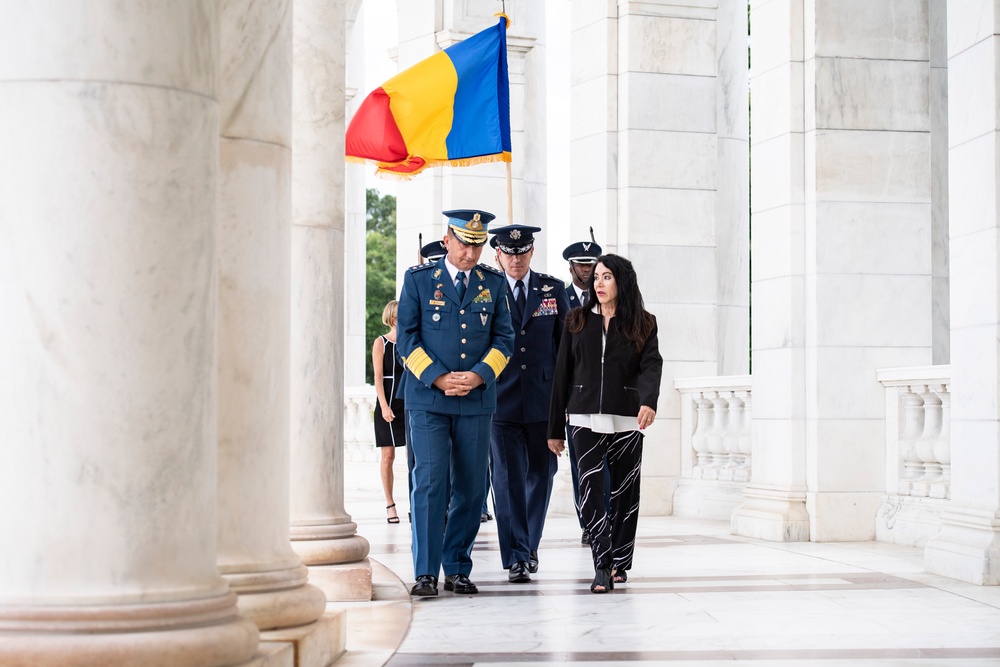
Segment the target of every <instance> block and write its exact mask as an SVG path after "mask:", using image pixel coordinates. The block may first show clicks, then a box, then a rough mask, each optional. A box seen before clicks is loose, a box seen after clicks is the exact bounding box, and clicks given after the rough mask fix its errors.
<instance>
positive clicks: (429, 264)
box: [407, 262, 434, 273]
mask: <svg viewBox="0 0 1000 667" xmlns="http://www.w3.org/2000/svg"><path fill="white" fill-rule="evenodd" d="M432 266H434V262H426V263H424V264H417V265H416V266H411V267H410V268H408V269H407V271H409V272H410V273H414V272H416V271H421V270H423V269H429V268H431V267H432Z"/></svg>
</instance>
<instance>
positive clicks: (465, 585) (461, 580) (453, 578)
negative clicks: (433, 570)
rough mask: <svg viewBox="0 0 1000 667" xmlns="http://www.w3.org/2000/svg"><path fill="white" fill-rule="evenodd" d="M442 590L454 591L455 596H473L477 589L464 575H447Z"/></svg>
mask: <svg viewBox="0 0 1000 667" xmlns="http://www.w3.org/2000/svg"><path fill="white" fill-rule="evenodd" d="M444 589H445V590H446V591H455V595H475V594H476V593H478V592H479V588H478V587H477V586H476V585H475V584H474V583H472V582H471V581H469V578H468V577H467V576H465V575H464V574H449V575H446V576H445V578H444Z"/></svg>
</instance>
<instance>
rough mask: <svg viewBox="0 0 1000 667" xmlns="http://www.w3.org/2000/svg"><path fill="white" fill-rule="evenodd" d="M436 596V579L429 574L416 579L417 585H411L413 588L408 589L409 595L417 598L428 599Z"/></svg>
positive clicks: (446, 586) (446, 585)
mask: <svg viewBox="0 0 1000 667" xmlns="http://www.w3.org/2000/svg"><path fill="white" fill-rule="evenodd" d="M445 588H448V584H445ZM437 594H438V580H437V577H432V576H431V575H429V574H422V575H420V576H419V577H417V583H415V584H413V588H411V589H410V595H416V596H417V597H428V596H431V595H437Z"/></svg>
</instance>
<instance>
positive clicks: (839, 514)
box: [806, 492, 882, 542]
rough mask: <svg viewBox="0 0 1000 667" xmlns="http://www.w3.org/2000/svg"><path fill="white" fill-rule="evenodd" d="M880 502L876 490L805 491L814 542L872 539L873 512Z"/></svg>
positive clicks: (869, 540) (868, 540)
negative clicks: (874, 491) (869, 491)
mask: <svg viewBox="0 0 1000 667" xmlns="http://www.w3.org/2000/svg"><path fill="white" fill-rule="evenodd" d="M881 502H882V496H881V495H880V494H877V493H831V492H823V493H807V494H806V511H808V512H809V516H810V517H811V519H810V522H809V539H810V540H812V541H813V542H871V541H872V540H874V539H875V514H876V512H878V507H879V505H880V504H881Z"/></svg>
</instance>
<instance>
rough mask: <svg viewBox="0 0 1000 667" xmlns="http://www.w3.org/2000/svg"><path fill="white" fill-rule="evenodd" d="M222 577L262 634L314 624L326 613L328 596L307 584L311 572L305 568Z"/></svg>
mask: <svg viewBox="0 0 1000 667" xmlns="http://www.w3.org/2000/svg"><path fill="white" fill-rule="evenodd" d="M223 577H224V578H225V579H226V581H228V582H229V586H230V588H232V590H233V591H234V592H236V593H237V594H238V595H239V600H238V601H237V603H236V606H237V607H238V608H239V610H240V614H242V615H243V616H246V617H247V618H249V619H250V620H252V621H253V622H254V623H255V624H256V625H257V627H258V628H259V629H260V630H276V629H278V628H290V627H294V626H297V625H305V624H306V623H312V622H313V621H315V620H316V619H318V618H319V617H320V616H322V615H323V612H324V611H325V610H326V596H325V595H324V594H323V591H321V590H319V589H318V588H316V587H315V586H310V585H309V584H308V583H306V582H307V581H308V579H309V571H308V570H307V569H306V568H305V566H304V565H300V566H298V567H295V568H291V569H288V570H276V571H268V572H239V573H238V572H224V573H223Z"/></svg>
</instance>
